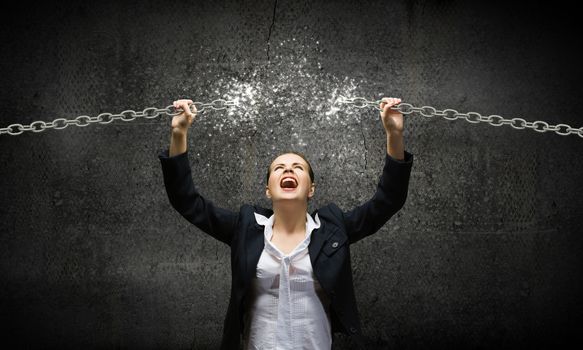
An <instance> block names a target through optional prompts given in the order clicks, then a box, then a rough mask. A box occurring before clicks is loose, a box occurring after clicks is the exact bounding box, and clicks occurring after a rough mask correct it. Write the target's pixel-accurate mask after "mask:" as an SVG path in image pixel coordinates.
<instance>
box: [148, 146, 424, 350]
mask: <svg viewBox="0 0 583 350" xmlns="http://www.w3.org/2000/svg"><path fill="white" fill-rule="evenodd" d="M187 153H188V152H185V153H181V154H178V155H175V156H174V157H169V156H168V150H164V151H162V152H160V154H159V155H158V157H159V159H160V162H161V165H162V172H163V175H164V185H165V186H166V193H167V194H168V199H169V200H170V203H171V205H172V206H173V207H174V208H175V209H176V210H177V211H178V212H179V213H180V214H181V215H182V216H183V217H184V218H186V219H187V220H188V221H189V222H191V223H192V224H194V225H195V226H196V227H198V228H199V229H200V230H202V231H204V232H205V233H207V234H209V235H211V236H212V237H214V238H216V239H218V240H219V241H221V242H223V243H225V244H227V245H229V246H230V247H231V297H230V300H229V306H228V310H227V316H226V318H225V321H224V329H223V338H222V342H221V349H222V350H227V349H229V350H233V349H239V348H240V346H241V335H242V332H243V329H244V328H243V327H244V326H243V320H244V318H243V312H244V310H245V306H246V305H245V303H246V302H247V300H246V298H245V296H246V292H247V290H248V288H249V286H250V285H251V280H252V279H253V278H254V277H255V273H256V268H257V263H258V261H259V257H260V256H261V253H262V251H263V248H264V243H265V242H264V234H263V232H264V228H263V226H261V225H259V224H257V222H256V221H255V215H254V212H257V213H259V214H261V215H264V216H266V217H270V216H271V215H272V214H273V211H272V210H271V209H266V208H262V207H259V206H255V205H253V206H252V205H248V204H244V205H242V206H241V207H240V209H239V212H238V213H237V212H234V211H230V210H227V209H224V208H220V207H218V206H215V205H214V204H213V203H212V202H211V201H210V200H208V199H206V198H205V197H203V196H202V195H201V194H200V193H199V192H198V190H197V189H196V187H195V185H194V183H193V181H192V174H191V169H190V163H189V159H188V154H187ZM385 154H386V153H385ZM412 165H413V155H412V154H411V153H409V152H407V151H405V159H404V160H402V161H399V160H396V159H394V158H392V157H390V156H389V155H388V154H386V157H385V165H384V167H383V173H382V175H381V177H380V180H379V183H378V186H377V190H376V193H375V194H374V196H373V197H372V198H371V199H370V200H368V201H366V202H364V203H363V204H361V205H359V206H357V207H356V208H354V209H352V210H350V211H346V212H344V211H342V210H341V209H340V208H339V207H338V206H337V205H336V204H334V203H330V204H328V205H326V206H324V207H322V208H320V209H318V210H315V211H314V212H313V213H312V214H311V215H312V217H314V216H315V215H316V213H318V216H319V218H320V223H321V226H320V228H318V229H315V230H314V231H312V237H311V240H310V245H309V247H308V252H309V255H310V260H311V262H312V267H313V270H314V274H315V276H316V278H317V279H318V281H319V282H320V285H321V286H322V288H323V289H324V291H325V292H326V293H327V295H328V296H329V298H330V300H331V306H330V308H331V310H330V311H331V319H332V332H333V333H334V332H342V333H345V334H348V335H350V336H351V337H352V339H353V341H354V342H355V343H356V344H357V345H358V346H359V347H364V343H365V338H364V337H363V335H362V329H361V325H360V318H359V315H358V311H357V307H356V299H355V296H354V287H353V283H352V268H351V265H350V244H352V243H355V242H357V241H359V240H360V239H363V238H364V237H366V236H369V235H371V234H373V233H375V232H376V231H378V230H379V229H380V228H381V227H382V226H383V225H384V224H385V223H386V222H387V221H388V220H389V218H390V217H391V216H393V215H394V214H395V213H396V212H397V211H399V209H401V207H402V206H403V205H404V204H405V200H406V198H407V191H408V187H409V176H410V173H411V167H412Z"/></svg>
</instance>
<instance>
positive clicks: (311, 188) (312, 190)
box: [308, 182, 316, 198]
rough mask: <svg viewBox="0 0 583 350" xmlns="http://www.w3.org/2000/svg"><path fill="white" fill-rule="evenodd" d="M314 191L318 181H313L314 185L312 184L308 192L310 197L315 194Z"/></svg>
mask: <svg viewBox="0 0 583 350" xmlns="http://www.w3.org/2000/svg"><path fill="white" fill-rule="evenodd" d="M314 192H316V183H315V182H312V186H310V191H309V192H308V198H312V197H313V196H314Z"/></svg>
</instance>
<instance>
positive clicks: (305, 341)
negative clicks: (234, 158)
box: [158, 98, 413, 350]
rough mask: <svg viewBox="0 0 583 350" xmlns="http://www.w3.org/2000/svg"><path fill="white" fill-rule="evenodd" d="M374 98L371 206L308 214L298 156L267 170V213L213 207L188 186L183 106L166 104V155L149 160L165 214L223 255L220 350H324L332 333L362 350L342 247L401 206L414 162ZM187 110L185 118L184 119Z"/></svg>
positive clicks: (309, 173) (306, 182)
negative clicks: (165, 201)
mask: <svg viewBox="0 0 583 350" xmlns="http://www.w3.org/2000/svg"><path fill="white" fill-rule="evenodd" d="M400 102H401V100H400V99H397V98H383V99H382V102H381V104H380V108H381V109H382V111H381V112H380V120H381V122H382V125H383V128H384V129H385V132H386V137H387V153H386V155H385V162H384V167H383V169H382V175H381V177H380V180H379V182H378V186H377V189H376V192H375V194H374V195H373V197H372V198H371V199H369V200H368V201H366V202H364V203H362V204H361V205H359V206H357V207H356V208H353V209H351V210H349V211H343V210H341V209H340V208H339V207H338V206H337V205H335V204H334V203H330V204H328V205H326V206H324V207H321V208H319V209H317V210H315V211H314V212H313V213H312V214H309V213H308V212H307V208H308V200H309V199H310V198H312V197H313V196H314V192H315V183H314V172H313V170H312V167H311V165H310V163H309V162H308V160H307V159H306V158H305V157H304V156H303V155H302V154H300V153H295V152H291V153H284V154H281V155H279V156H277V157H276V158H275V159H274V160H273V162H272V163H271V165H270V166H269V168H268V169H267V177H266V187H265V195H266V196H267V198H269V199H270V200H271V203H272V208H262V207H260V206H257V205H250V204H243V205H242V206H241V207H240V208H239V211H238V212H235V211H231V210H227V209H224V208H221V207H218V206H216V205H215V204H214V203H213V202H212V201H211V200H209V199H208V198H206V197H204V196H203V195H202V194H201V193H200V192H199V191H198V189H197V188H196V186H195V185H194V182H193V180H192V173H191V167H190V163H189V159H188V152H187V133H188V129H189V128H190V126H191V125H192V123H193V121H194V119H195V117H196V107H194V106H192V104H193V103H192V101H191V100H186V99H184V100H177V101H174V107H176V108H178V109H181V110H182V113H181V114H179V115H177V116H175V117H173V119H172V134H171V140H170V147H169V149H168V150H164V151H162V152H161V153H160V154H159V155H158V157H159V159H160V162H161V166H162V172H163V176H164V185H165V187H166V193H167V194H168V198H169V200H170V203H171V205H172V206H173V207H174V208H175V209H176V210H177V211H178V212H179V213H180V214H181V215H182V216H183V217H184V218H185V219H187V220H188V221H189V222H191V223H192V224H194V225H196V226H197V227H198V228H199V229H200V230H202V231H203V232H205V233H207V234H209V235H211V236H212V237H214V238H216V239H217V240H219V241H221V242H223V243H225V244H227V245H228V246H229V247H230V249H231V296H230V300H229V306H228V310H227V315H226V317H225V321H224V328H223V336H222V341H221V349H223V350H227V349H229V350H232V349H240V348H241V346H242V347H243V348H244V349H273V350H276V349H311V350H314V349H318V350H329V349H331V346H332V340H333V333H335V332H341V333H345V334H347V335H349V336H350V337H351V339H352V340H353V343H354V344H355V346H357V347H358V348H364V347H365V337H364V336H363V335H362V328H361V324H360V318H359V315H358V311H357V306H356V298H355V295H354V287H353V282H352V269H351V265H350V245H351V244H353V243H355V242H357V241H359V240H360V239H362V238H365V237H366V236H369V235H371V234H373V233H375V232H376V231H378V230H379V229H380V228H381V227H382V226H383V225H384V224H385V223H386V222H387V221H388V220H389V218H390V217H391V216H393V215H394V214H395V213H396V212H397V211H399V210H400V209H401V207H402V206H403V205H404V203H405V200H406V197H407V191H408V186H409V176H410V173H411V167H412V164H413V155H412V154H411V153H409V152H407V151H405V150H404V142H403V115H402V114H401V113H399V112H397V111H395V110H393V109H391V107H392V106H394V105H396V104H398V103H400ZM191 108H192V109H193V110H191Z"/></svg>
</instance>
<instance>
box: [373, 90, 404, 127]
mask: <svg viewBox="0 0 583 350" xmlns="http://www.w3.org/2000/svg"><path fill="white" fill-rule="evenodd" d="M399 103H401V99H400V98H392V97H383V98H382V102H381V104H380V108H381V109H382V111H380V112H379V113H380V116H381V120H382V121H383V126H384V128H385V131H386V132H387V134H388V133H393V132H403V114H401V113H400V112H398V111H395V110H394V109H391V107H393V106H394V105H398V104H399Z"/></svg>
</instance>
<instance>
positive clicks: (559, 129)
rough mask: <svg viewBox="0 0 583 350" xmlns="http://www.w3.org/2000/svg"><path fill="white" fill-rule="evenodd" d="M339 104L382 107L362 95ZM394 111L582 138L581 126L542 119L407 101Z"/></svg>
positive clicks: (378, 101)
mask: <svg viewBox="0 0 583 350" xmlns="http://www.w3.org/2000/svg"><path fill="white" fill-rule="evenodd" d="M337 102H338V103H340V104H347V105H351V106H354V107H356V108H370V107H374V108H376V109H377V110H379V111H382V109H381V108H380V107H379V105H380V104H381V102H382V100H377V101H369V100H367V99H365V98H363V97H352V98H348V97H345V96H340V99H339V100H338V101H337ZM391 109H394V110H396V111H399V112H400V113H401V114H411V113H419V114H421V115H422V116H424V117H426V118H431V117H434V116H439V117H443V118H445V119H447V120H456V119H463V120H465V121H467V122H468V123H474V124H475V123H481V122H482V123H488V124H490V125H492V126H501V125H505V124H507V125H510V126H511V127H513V128H514V129H532V130H534V131H536V132H547V131H554V132H555V133H557V134H558V135H561V136H567V135H571V134H574V135H577V136H579V137H581V138H583V127H581V128H579V129H577V128H572V127H571V126H569V125H567V124H557V125H549V124H548V123H547V122H544V121H540V120H537V121H534V122H527V121H526V120H524V119H522V118H512V119H505V118H503V117H501V116H499V115H489V116H483V115H481V114H480V113H478V112H467V113H460V112H458V111H456V110H455V109H444V110H438V109H436V108H434V107H431V106H422V107H415V106H413V105H411V104H409V103H404V102H401V103H399V104H397V105H395V106H393V107H391Z"/></svg>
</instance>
